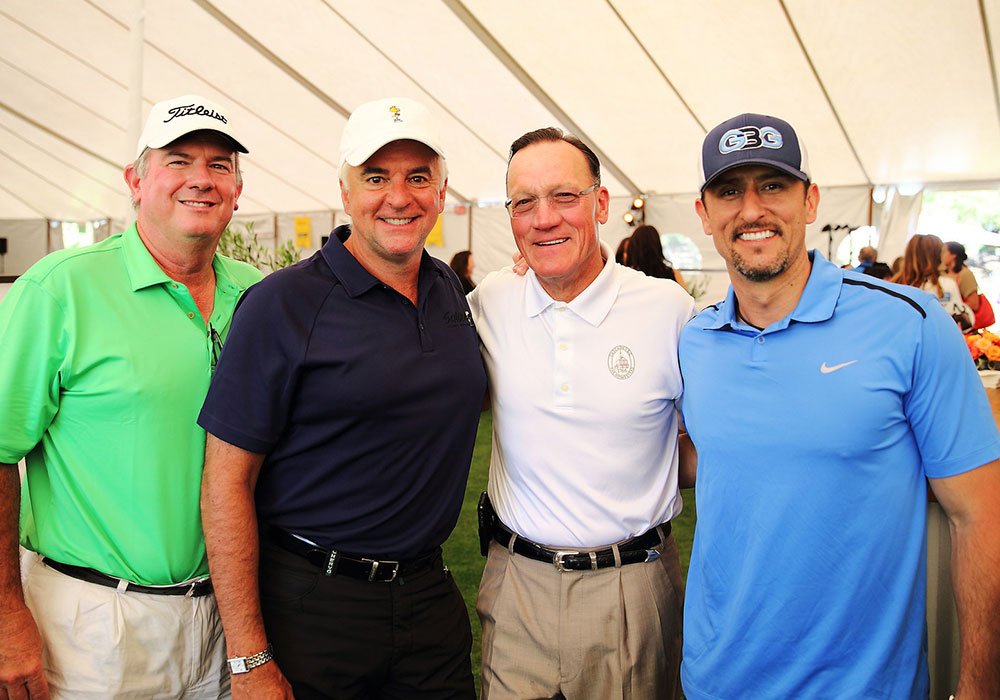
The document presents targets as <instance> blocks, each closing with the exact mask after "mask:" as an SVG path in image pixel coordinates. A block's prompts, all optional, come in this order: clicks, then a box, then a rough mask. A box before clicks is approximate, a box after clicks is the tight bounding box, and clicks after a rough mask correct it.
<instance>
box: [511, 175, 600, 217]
mask: <svg viewBox="0 0 1000 700" xmlns="http://www.w3.org/2000/svg"><path fill="white" fill-rule="evenodd" d="M599 184H600V183H597V182H595V183H594V184H593V185H591V186H590V187H588V188H587V189H585V190H582V191H580V192H549V193H548V194H547V195H544V196H543V197H538V196H536V195H533V194H518V195H514V196H513V197H511V198H510V199H508V200H507V201H506V202H504V206H505V207H507V211H508V212H509V213H510V215H511V216H512V217H518V216H526V215H528V214H530V213H531V212H533V211H535V207H537V206H538V200H540V199H545V200H546V201H547V202H548V203H549V206H552V207H556V208H558V209H572V208H573V207H575V206H576V203H577V202H579V201H580V197H585V196H587V195H588V194H590V193H591V192H593V191H594V190H596V189H597V187H598V186H599Z"/></svg>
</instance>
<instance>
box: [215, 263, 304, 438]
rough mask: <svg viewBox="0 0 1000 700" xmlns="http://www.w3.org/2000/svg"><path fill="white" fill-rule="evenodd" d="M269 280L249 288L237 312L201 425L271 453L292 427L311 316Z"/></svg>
mask: <svg viewBox="0 0 1000 700" xmlns="http://www.w3.org/2000/svg"><path fill="white" fill-rule="evenodd" d="M275 282H276V280H274V279H268V280H265V281H264V282H261V283H259V284H257V285H255V286H254V287H251V288H250V289H249V290H247V292H246V294H245V295H244V296H243V298H242V299H241V300H240V303H239V305H238V306H237V308H236V312H235V313H234V314H233V321H232V325H231V327H230V330H229V336H228V337H227V338H226V342H225V345H224V347H223V350H222V355H221V357H220V358H219V364H218V366H217V367H216V370H215V375H214V376H213V377H212V384H211V386H210V387H209V390H208V395H207V397H206V398H205V404H204V405H203V406H202V409H201V414H200V415H199V416H198V424H199V425H200V426H201V427H203V428H204V429H205V430H206V431H208V432H209V433H211V434H212V435H215V436H216V437H218V438H220V439H222V440H224V441H226V442H228V443H230V444H231V445H235V446H236V447H239V448H241V449H244V450H247V451H248V452H256V453H259V454H266V453H268V452H270V451H271V449H272V448H273V447H274V445H275V444H276V443H277V441H278V438H279V437H280V436H281V434H282V432H283V431H284V429H285V426H286V425H287V424H288V419H289V412H290V407H291V402H292V398H293V394H294V390H295V384H296V379H297V377H298V374H299V371H300V366H301V361H302V356H303V354H304V352H305V349H306V347H307V346H308V338H309V334H310V331H311V323H309V322H308V321H307V320H306V316H307V315H308V314H309V313H310V312H309V310H308V308H303V306H304V304H305V301H304V300H302V299H293V298H291V297H290V295H288V294H285V293H284V290H283V289H282V287H281V285H280V284H275Z"/></svg>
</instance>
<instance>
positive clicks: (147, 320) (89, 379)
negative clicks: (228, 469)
mask: <svg viewBox="0 0 1000 700" xmlns="http://www.w3.org/2000/svg"><path fill="white" fill-rule="evenodd" d="M212 266H213V268H214V269H215V274H216V291H215V307H214V309H213V311H212V317H211V321H210V324H211V327H212V328H214V329H215V331H216V332H217V334H218V336H219V337H220V338H225V336H226V333H228V331H229V322H230V319H231V318H232V314H233V309H234V308H235V306H236V302H237V300H238V299H239V297H240V295H241V294H242V293H243V291H245V290H246V288H247V287H249V286H250V285H251V284H253V283H254V282H256V281H257V280H259V279H260V276H261V275H260V273H259V272H258V271H257V270H256V269H255V268H253V267H251V266H250V265H246V264H244V263H240V262H236V261H233V260H230V259H228V258H224V257H222V256H219V255H216V256H215V260H214V261H213V263H212ZM212 353H213V343H212V334H211V332H209V331H208V330H207V329H206V328H205V323H204V320H203V319H202V317H201V314H200V313H199V312H198V309H197V307H196V306H195V303H194V299H193V298H192V297H191V294H190V293H189V292H188V290H187V288H186V287H185V286H184V285H183V284H180V283H178V282H174V281H173V280H172V279H170V278H169V277H168V276H167V275H166V274H165V273H164V272H163V270H161V269H160V267H159V266H158V265H157V264H156V262H155V261H154V260H153V258H152V256H151V255H150V254H149V251H148V250H146V247H145V246H144V245H143V243H142V240H141V239H140V238H139V235H138V233H137V232H136V229H135V226H134V225H133V226H132V227H131V228H130V229H128V230H127V231H125V232H124V233H122V234H121V235H118V236H113V237H111V238H109V239H107V240H105V241H102V242H100V243H97V244H95V245H92V246H89V247H86V248H80V249H73V250H62V251H58V252H56V253H52V254H51V255H48V256H46V257H45V258H43V259H42V260H41V261H39V262H38V263H37V264H35V265H34V266H33V267H32V268H31V269H30V270H28V272H26V273H25V274H24V275H23V276H21V277H20V278H19V279H18V280H17V282H15V283H14V285H13V287H11V289H10V291H9V292H8V293H7V296H6V297H5V298H4V299H3V302H2V303H0V462H6V463H14V462H17V461H18V460H19V459H21V458H22V457H25V456H26V457H27V460H26V461H27V479H26V481H25V485H24V490H23V492H22V506H21V543H22V544H23V545H24V546H25V547H27V548H28V549H32V550H34V551H36V552H39V553H40V554H42V555H44V556H47V557H51V558H52V559H55V560H57V561H61V562H64V563H67V564H75V565H78V566H86V567H90V568H92V569H97V570H98V571H101V572H104V573H106V574H109V575H112V576H117V577H120V578H125V579H128V580H131V581H136V582H138V583H142V584H147V585H165V584H171V583H177V582H180V581H186V580H188V579H190V578H193V577H196V576H204V575H207V574H208V560H207V558H206V555H205V543H204V538H203V536H202V531H201V517H200V513H199V510H198V498H199V493H200V488H201V472H202V465H203V461H204V450H205V431H204V430H202V429H201V428H200V427H199V426H198V424H197V422H196V419H197V417H198V411H199V410H200V409H201V404H202V402H203V400H204V398H205V394H206V392H207V391H208V384H209V380H210V379H211V373H212Z"/></svg>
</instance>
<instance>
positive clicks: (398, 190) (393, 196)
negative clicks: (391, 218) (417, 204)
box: [385, 182, 411, 209]
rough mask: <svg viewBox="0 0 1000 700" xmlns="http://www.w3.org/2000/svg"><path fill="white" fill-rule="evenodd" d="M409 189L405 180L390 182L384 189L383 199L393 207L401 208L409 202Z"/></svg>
mask: <svg viewBox="0 0 1000 700" xmlns="http://www.w3.org/2000/svg"><path fill="white" fill-rule="evenodd" d="M410 199H411V197H410V190H409V189H408V188H407V186H406V182H390V183H389V188H388V190H386V194H385V201H386V202H387V203H388V204H389V206H391V207H392V208H393V209H403V208H405V207H406V205H408V204H409V203H410Z"/></svg>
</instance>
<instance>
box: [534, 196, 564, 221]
mask: <svg viewBox="0 0 1000 700" xmlns="http://www.w3.org/2000/svg"><path fill="white" fill-rule="evenodd" d="M561 220H562V215H561V214H559V212H558V211H557V210H556V205H555V204H554V203H553V202H552V200H551V199H550V198H549V197H539V198H538V202H537V203H536V204H535V209H534V211H532V220H531V223H532V226H534V227H535V228H552V227H553V226H556V225H558V224H559V222H560V221H561Z"/></svg>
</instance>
